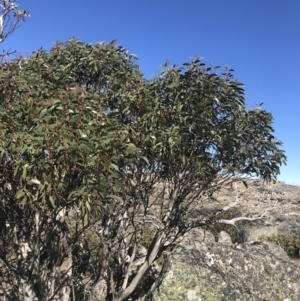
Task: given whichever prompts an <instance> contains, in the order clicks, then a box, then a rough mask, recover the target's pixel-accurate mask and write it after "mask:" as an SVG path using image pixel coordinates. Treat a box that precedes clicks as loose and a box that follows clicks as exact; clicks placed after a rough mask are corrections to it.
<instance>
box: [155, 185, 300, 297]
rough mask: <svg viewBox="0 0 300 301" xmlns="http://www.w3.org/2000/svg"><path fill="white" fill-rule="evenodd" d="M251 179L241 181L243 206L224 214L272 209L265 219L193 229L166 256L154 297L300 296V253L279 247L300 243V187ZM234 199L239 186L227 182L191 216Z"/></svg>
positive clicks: (251, 213)
mask: <svg viewBox="0 0 300 301" xmlns="http://www.w3.org/2000/svg"><path fill="white" fill-rule="evenodd" d="M247 184H248V185H247V186H248V188H246V187H245V186H244V185H243V184H241V183H240V184H239V185H238V195H239V200H240V202H239V205H238V206H237V207H235V208H234V209H233V210H229V211H228V212H225V213H222V215H223V216H221V218H227V219H230V218H235V217H238V216H246V217H256V216H260V215H261V214H263V213H264V212H265V211H266V210H268V209H270V208H271V210H268V212H267V214H266V216H265V217H264V218H263V219H262V220H257V221H253V222H245V221H243V222H238V223H237V224H236V227H234V226H231V225H225V226H224V225H217V226H214V227H209V228H207V229H203V228H202V229H195V230H193V231H191V233H189V234H188V235H187V236H186V237H185V238H184V240H183V242H182V243H181V244H180V245H179V246H178V247H177V248H176V249H175V250H174V251H173V252H172V254H169V255H168V256H167V260H166V265H165V268H164V269H165V270H164V271H165V272H164V276H163V277H162V279H160V281H161V282H160V285H159V287H158V289H156V291H155V293H154V295H153V299H151V300H155V301H165V300H174V301H180V300H182V301H183V300H198V301H220V300H222V301H235V300H236V301H238V300H240V301H247V300H249V301H297V300H300V267H299V262H300V253H299V254H298V253H295V254H293V257H291V256H288V253H287V251H286V250H284V249H283V248H282V247H280V244H282V243H284V244H285V245H286V246H287V247H288V248H292V247H294V249H295V245H297V246H300V186H293V185H287V184H285V183H282V182H278V183H276V184H273V185H269V186H264V185H262V183H261V182H260V181H255V180H247ZM235 200H236V190H235V189H231V188H230V187H226V188H224V189H222V190H221V191H220V192H219V193H218V194H216V195H215V199H214V200H210V201H209V202H207V203H205V204H202V205H201V206H200V207H199V208H196V209H195V210H194V211H193V212H192V213H191V216H193V215H194V216H195V217H199V215H203V216H205V215H207V214H209V213H210V212H214V211H215V210H216V208H218V209H220V208H224V206H227V205H229V204H232V203H233V202H234V201H235ZM276 237H277V238H278V237H279V239H277V240H276V239H275V238H276ZM269 238H272V240H271V241H269ZM283 238H284V239H286V238H287V240H282V239H283ZM295 239H298V240H299V241H298V242H295ZM298 251H300V248H299V250H298ZM298 251H297V252H298ZM289 255H290V254H289ZM298 255H299V256H298Z"/></svg>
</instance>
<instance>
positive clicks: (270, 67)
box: [0, 0, 300, 185]
mask: <svg viewBox="0 0 300 301" xmlns="http://www.w3.org/2000/svg"><path fill="white" fill-rule="evenodd" d="M16 2H17V3H18V4H19V6H20V8H24V9H27V10H29V12H30V14H31V17H30V18H28V19H27V20H26V22H25V23H23V24H22V25H21V27H20V28H19V29H18V30H17V31H16V32H15V33H14V34H13V35H12V36H11V37H9V38H8V39H7V40H6V41H5V42H4V43H2V44H1V48H2V49H5V50H8V49H9V48H11V49H12V50H17V51H20V52H23V53H24V54H26V53H31V52H32V51H34V50H37V49H38V48H40V47H41V46H42V47H43V48H46V49H49V48H51V47H52V46H53V41H54V40H59V41H66V40H67V39H68V38H69V37H71V36H75V37H76V38H78V39H80V40H82V41H84V42H88V43H94V42H97V41H105V42H109V41H111V40H117V41H118V43H119V44H120V45H122V46H123V47H125V48H127V49H128V50H129V51H130V52H132V53H135V54H137V56H138V58H139V65H140V68H141V69H142V71H143V72H144V74H145V77H146V78H150V77H152V75H153V74H155V73H156V72H157V71H158V70H159V66H160V65H162V64H163V63H164V62H165V61H166V59H168V60H170V61H171V63H172V64H182V63H184V62H186V61H189V60H190V58H191V57H193V56H195V55H197V56H204V58H205V59H204V62H205V63H210V62H212V63H213V64H214V65H226V64H229V65H230V67H231V68H233V69H234V70H235V73H234V75H235V77H236V78H237V80H238V81H240V82H242V83H244V84H245V89H246V94H247V96H248V99H247V105H248V106H249V107H254V106H255V103H257V102H258V103H261V102H263V103H264V104H263V107H264V108H265V109H266V110H267V111H269V112H271V113H272V114H273V116H274V118H275V123H274V128H275V136H276V137H277V138H278V139H280V140H282V141H283V142H284V149H285V151H286V154H287V156H288V164H287V166H283V167H282V169H281V175H280V176H279V180H281V181H285V182H287V183H291V184H298V185H300V154H299V153H300V118H299V111H300V93H299V89H300V76H299V70H300V59H299V56H300V1H299V0H243V1H241V0H226V1H225V0H176V1H174V0H148V1H147V0H81V1H79V0H72V1H71V0H56V1H50V0H38V1H37V0H16ZM0 51H1V49H0Z"/></svg>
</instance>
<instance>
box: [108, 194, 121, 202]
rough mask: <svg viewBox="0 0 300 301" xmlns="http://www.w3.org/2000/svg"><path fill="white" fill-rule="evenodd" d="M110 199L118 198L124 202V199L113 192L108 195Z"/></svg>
mask: <svg viewBox="0 0 300 301" xmlns="http://www.w3.org/2000/svg"><path fill="white" fill-rule="evenodd" d="M106 197H107V198H108V199H114V200H117V201H119V202H123V199H122V198H121V197H119V196H117V195H113V194H109V195H107V196H106Z"/></svg>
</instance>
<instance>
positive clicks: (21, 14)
mask: <svg viewBox="0 0 300 301" xmlns="http://www.w3.org/2000/svg"><path fill="white" fill-rule="evenodd" d="M0 3H2V4H0V7H1V8H2V13H1V14H0V43H2V42H3V41H4V40H5V39H6V38H7V37H8V36H9V35H11V34H12V33H13V32H14V31H15V30H16V28H17V26H18V24H19V22H20V21H25V17H30V15H29V12H28V11H27V10H20V9H17V8H18V5H17V4H16V3H15V2H11V1H10V0H1V1H0ZM12 17H13V18H15V20H14V21H12V22H11V19H12ZM6 29H7V30H6Z"/></svg>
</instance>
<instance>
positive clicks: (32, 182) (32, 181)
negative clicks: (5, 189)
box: [27, 179, 41, 185]
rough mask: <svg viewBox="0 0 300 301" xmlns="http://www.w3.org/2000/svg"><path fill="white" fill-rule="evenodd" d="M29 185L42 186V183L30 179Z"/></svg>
mask: <svg viewBox="0 0 300 301" xmlns="http://www.w3.org/2000/svg"><path fill="white" fill-rule="evenodd" d="M27 184H29V185H31V184H36V185H40V184H41V182H40V181H39V180H38V179H30V180H29V181H28V182H27Z"/></svg>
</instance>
